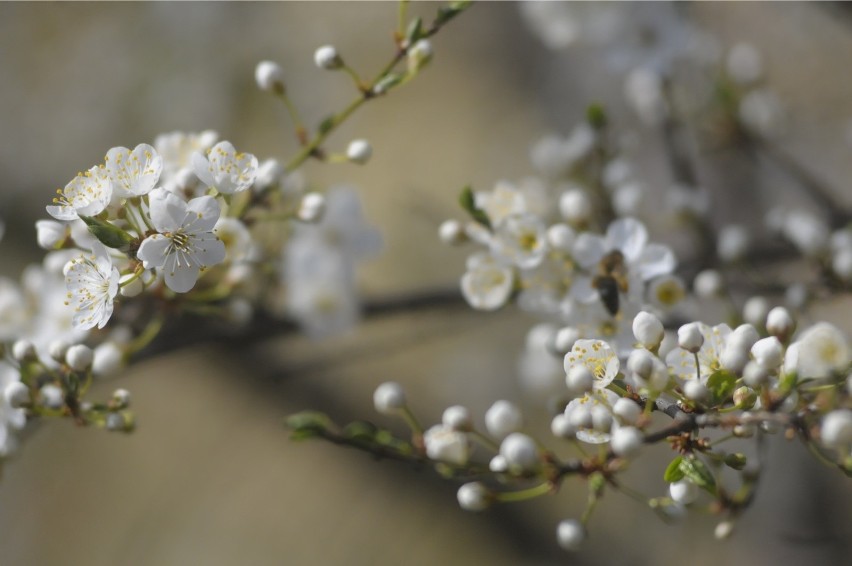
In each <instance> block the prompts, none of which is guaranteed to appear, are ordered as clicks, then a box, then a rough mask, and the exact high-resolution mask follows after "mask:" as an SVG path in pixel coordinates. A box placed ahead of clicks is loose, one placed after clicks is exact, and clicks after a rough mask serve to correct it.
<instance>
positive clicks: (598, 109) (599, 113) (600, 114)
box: [586, 102, 608, 130]
mask: <svg viewBox="0 0 852 566" xmlns="http://www.w3.org/2000/svg"><path fill="white" fill-rule="evenodd" d="M586 121H587V122H588V123H589V125H590V126H591V127H593V128H594V129H596V130H602V129H604V128H605V127H606V125H607V123H608V119H607V115H606V110H605V109H604V107H603V104H599V103H597V102H596V103H593V104H590V105H589V106H588V107H587V108H586Z"/></svg>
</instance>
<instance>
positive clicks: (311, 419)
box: [285, 411, 334, 440]
mask: <svg viewBox="0 0 852 566" xmlns="http://www.w3.org/2000/svg"><path fill="white" fill-rule="evenodd" d="M285 424H286V425H287V427H289V428H291V429H293V434H291V435H290V438H291V439H293V440H306V439H308V438H314V437H316V436H319V435H320V434H322V433H323V432H326V431H327V430H329V429H331V428H333V427H334V423H333V422H332V421H331V419H330V418H328V415H326V414H324V413H319V412H317V411H303V412H301V413H296V414H295V415H290V416H289V417H287V420H286V421H285Z"/></svg>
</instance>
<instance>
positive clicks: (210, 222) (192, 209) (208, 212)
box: [183, 196, 220, 234]
mask: <svg viewBox="0 0 852 566" xmlns="http://www.w3.org/2000/svg"><path fill="white" fill-rule="evenodd" d="M219 214H220V209H219V202H218V201H217V200H216V199H215V198H213V197H211V196H203V197H198V198H194V199H192V200H191V201H189V204H187V205H186V218H185V219H184V225H183V226H184V231H185V232H186V233H187V234H197V233H199V232H210V231H211V230H213V227H214V226H216V222H217V221H218V220H219Z"/></svg>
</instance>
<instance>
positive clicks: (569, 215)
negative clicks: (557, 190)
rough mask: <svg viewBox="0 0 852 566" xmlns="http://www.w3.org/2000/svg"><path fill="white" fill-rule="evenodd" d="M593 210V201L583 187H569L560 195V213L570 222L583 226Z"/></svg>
mask: <svg viewBox="0 0 852 566" xmlns="http://www.w3.org/2000/svg"><path fill="white" fill-rule="evenodd" d="M592 212H593V207H592V201H591V199H590V198H589V195H588V194H587V193H586V191H584V190H582V189H569V190H567V191H565V192H564V193H562V196H561V197H559V213H560V214H561V215H562V218H564V219H565V220H567V221H568V222H569V223H570V224H573V225H575V226H578V225H579V226H582V225H583V224H585V223H586V222H588V221H589V218H591V216H592Z"/></svg>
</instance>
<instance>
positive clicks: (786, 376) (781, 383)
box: [778, 371, 799, 393]
mask: <svg viewBox="0 0 852 566" xmlns="http://www.w3.org/2000/svg"><path fill="white" fill-rule="evenodd" d="M798 381H799V375H798V374H797V373H796V372H795V371H791V372H789V373H783V372H782V375H781V376H780V378H779V379H778V389H780V390H781V391H782V392H784V393H787V392H788V391H792V390H793V388H794V387H795V386H796V383H797V382H798Z"/></svg>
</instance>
